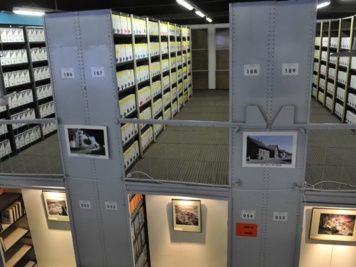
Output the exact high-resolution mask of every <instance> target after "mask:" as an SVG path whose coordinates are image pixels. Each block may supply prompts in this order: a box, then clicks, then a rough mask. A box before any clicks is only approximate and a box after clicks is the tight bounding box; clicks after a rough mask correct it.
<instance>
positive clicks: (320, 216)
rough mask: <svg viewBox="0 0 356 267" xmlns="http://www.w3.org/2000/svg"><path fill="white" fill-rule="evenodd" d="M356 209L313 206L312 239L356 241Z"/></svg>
mask: <svg viewBox="0 0 356 267" xmlns="http://www.w3.org/2000/svg"><path fill="white" fill-rule="evenodd" d="M355 220H356V210H346V209H322V208H313V212H312V220H311V226H310V235H309V238H310V239H315V240H328V241H346V242H347V241H348V242H356V230H355V225H356V224H355Z"/></svg>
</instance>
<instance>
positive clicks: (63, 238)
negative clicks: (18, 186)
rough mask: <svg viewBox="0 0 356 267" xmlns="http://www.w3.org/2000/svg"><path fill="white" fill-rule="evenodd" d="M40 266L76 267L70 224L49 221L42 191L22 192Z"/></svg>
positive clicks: (25, 190)
mask: <svg viewBox="0 0 356 267" xmlns="http://www.w3.org/2000/svg"><path fill="white" fill-rule="evenodd" d="M22 195H23V200H24V204H25V207H26V213H27V218H28V223H29V226H30V231H31V236H32V241H33V245H34V248H35V252H36V258H37V262H38V265H39V266H44V267H46V266H51V267H56V266H58V267H63V266H66V267H71V266H73V267H74V266H76V262H75V255H74V248H73V241H72V233H71V230H70V224H69V222H55V221H47V218H46V213H45V207H44V205H43V200H42V191H41V190H30V189H24V190H22Z"/></svg>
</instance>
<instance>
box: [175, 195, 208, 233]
mask: <svg viewBox="0 0 356 267" xmlns="http://www.w3.org/2000/svg"><path fill="white" fill-rule="evenodd" d="M200 204H201V203H200V200H189V199H172V210H173V230H174V231H180V232H198V233H200V232H201V231H202V229H201V209H200Z"/></svg>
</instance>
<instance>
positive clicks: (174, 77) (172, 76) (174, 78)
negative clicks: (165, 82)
mask: <svg viewBox="0 0 356 267" xmlns="http://www.w3.org/2000/svg"><path fill="white" fill-rule="evenodd" d="M170 81H171V85H172V84H175V83H176V82H177V72H172V73H171V75H170Z"/></svg>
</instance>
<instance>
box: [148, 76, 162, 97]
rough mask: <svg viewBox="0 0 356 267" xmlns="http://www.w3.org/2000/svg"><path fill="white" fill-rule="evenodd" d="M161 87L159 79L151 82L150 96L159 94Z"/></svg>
mask: <svg viewBox="0 0 356 267" xmlns="http://www.w3.org/2000/svg"><path fill="white" fill-rule="evenodd" d="M161 89H162V84H161V80H158V81H155V82H153V83H152V87H151V91H152V96H153V97H155V96H157V95H159V94H160V93H161Z"/></svg>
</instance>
